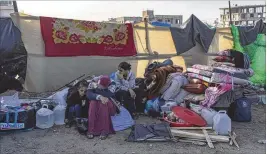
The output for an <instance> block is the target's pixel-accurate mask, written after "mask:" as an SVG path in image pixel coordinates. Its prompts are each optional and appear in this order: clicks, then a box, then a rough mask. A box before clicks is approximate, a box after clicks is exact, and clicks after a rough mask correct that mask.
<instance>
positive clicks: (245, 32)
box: [237, 19, 266, 46]
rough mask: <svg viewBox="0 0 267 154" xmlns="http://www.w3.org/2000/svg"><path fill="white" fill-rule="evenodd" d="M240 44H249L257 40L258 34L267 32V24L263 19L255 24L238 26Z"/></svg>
mask: <svg viewBox="0 0 267 154" xmlns="http://www.w3.org/2000/svg"><path fill="white" fill-rule="evenodd" d="M237 28H238V32H239V39H240V44H241V45H242V46H246V45H249V44H251V43H253V42H254V41H256V39H257V35H258V34H266V24H265V23H264V22H263V20H262V19H260V20H259V21H257V22H256V24H255V26H238V27H237Z"/></svg>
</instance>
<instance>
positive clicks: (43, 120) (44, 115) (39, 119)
mask: <svg viewBox="0 0 267 154" xmlns="http://www.w3.org/2000/svg"><path fill="white" fill-rule="evenodd" d="M53 125H54V112H53V111H52V110H50V109H48V105H47V104H43V106H42V108H41V109H39V110H38V111H37V113H36V126H37V127H38V128H41V129H46V128H50V127H52V126H53Z"/></svg>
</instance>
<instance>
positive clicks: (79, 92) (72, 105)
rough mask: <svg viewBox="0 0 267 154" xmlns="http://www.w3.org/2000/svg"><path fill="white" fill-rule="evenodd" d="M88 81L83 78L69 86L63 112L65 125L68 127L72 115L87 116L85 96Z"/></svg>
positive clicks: (72, 119)
mask: <svg viewBox="0 0 267 154" xmlns="http://www.w3.org/2000/svg"><path fill="white" fill-rule="evenodd" d="M87 87H88V83H87V82H86V81H85V80H83V81H80V82H78V83H77V84H76V85H75V86H74V87H72V88H70V89H69V91H68V95H67V101H66V102H67V107H66V112H65V123H66V125H65V126H66V127H67V128H70V127H71V125H72V123H73V121H74V117H76V118H80V117H84V118H87V117H88V100H87V98H86V95H85V94H86V90H87Z"/></svg>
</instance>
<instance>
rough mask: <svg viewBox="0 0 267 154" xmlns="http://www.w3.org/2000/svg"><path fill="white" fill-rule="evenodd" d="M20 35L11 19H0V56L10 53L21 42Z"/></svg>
mask: <svg viewBox="0 0 267 154" xmlns="http://www.w3.org/2000/svg"><path fill="white" fill-rule="evenodd" d="M20 36H21V33H20V31H19V29H18V28H17V27H16V26H15V25H14V23H13V22H12V19H11V18H0V55H1V54H4V53H5V52H11V51H12V50H13V48H14V47H15V46H16V44H19V43H20V42H21V37H20Z"/></svg>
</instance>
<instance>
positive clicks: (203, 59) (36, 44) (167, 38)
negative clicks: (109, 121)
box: [11, 14, 233, 92]
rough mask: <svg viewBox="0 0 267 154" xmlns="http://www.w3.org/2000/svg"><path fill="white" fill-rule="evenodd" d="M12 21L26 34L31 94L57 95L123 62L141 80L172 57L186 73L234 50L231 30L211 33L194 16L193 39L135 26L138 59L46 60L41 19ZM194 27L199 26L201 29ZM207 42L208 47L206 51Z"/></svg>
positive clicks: (190, 22) (27, 83)
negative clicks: (75, 82) (87, 76)
mask: <svg viewBox="0 0 267 154" xmlns="http://www.w3.org/2000/svg"><path fill="white" fill-rule="evenodd" d="M11 17H12V20H13V22H14V23H15V25H17V27H18V28H19V29H20V31H21V33H22V35H21V37H22V40H23V42H24V44H25V48H26V50H27V52H28V58H27V71H26V79H25V85H24V87H25V88H26V89H27V90H28V91H31V92H44V91H53V90H55V89H57V88H58V87H61V86H63V85H65V84H66V83H68V82H69V81H71V80H73V79H75V78H77V77H79V76H81V75H82V74H94V75H100V74H103V73H105V74H110V73H112V72H114V71H115V70H116V69H117V65H118V64H119V63H120V62H121V61H128V62H130V63H131V64H132V70H133V71H134V72H135V73H136V76H137V77H143V74H144V70H145V68H146V66H147V65H148V64H149V63H151V62H153V61H155V60H158V61H163V60H164V59H165V58H167V57H172V60H173V61H174V63H175V64H176V65H180V66H182V67H184V70H185V68H186V66H188V65H192V62H194V63H199V64H208V57H207V56H205V53H206V52H218V51H220V50H223V49H228V48H232V45H233V41H232V36H231V29H230V28H223V29H217V30H216V31H215V29H213V30H210V29H207V26H206V27H205V26H204V25H205V24H203V23H202V22H201V21H200V20H199V19H197V18H196V17H195V16H193V15H192V16H191V17H190V19H189V20H188V21H187V22H185V25H184V26H183V28H184V29H186V32H185V34H186V33H187V34H189V32H190V31H191V30H192V28H195V29H196V30H195V31H197V32H198V33H191V32H190V36H184V35H182V33H184V32H181V28H180V29H171V28H169V27H160V26H153V25H150V24H148V25H147V27H146V24H145V23H144V22H140V23H137V24H134V25H133V37H134V44H135V48H136V51H137V55H136V56H127V57H126V56H123V57H110V56H72V57H47V56H45V43H44V41H43V37H42V32H41V26H40V17H36V16H20V15H19V14H11ZM192 25H194V26H195V25H197V27H194V26H192ZM205 31H212V32H213V33H212V34H210V36H205V35H203V32H205ZM201 33H202V34H201ZM182 37H185V38H187V39H188V40H190V41H189V42H191V43H190V44H189V45H188V44H183V46H187V48H188V49H187V50H186V51H185V50H184V49H179V48H178V47H179V43H178V42H177V40H179V39H180V40H181V38H182ZM207 37H209V38H207ZM146 38H148V40H146ZM195 40H198V41H195ZM203 40H204V41H203ZM206 40H209V41H206ZM205 41H206V42H205ZM203 42H204V43H205V45H204V46H205V47H203ZM148 51H150V52H153V51H157V52H158V53H159V54H158V56H157V55H153V56H149V55H148Z"/></svg>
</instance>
